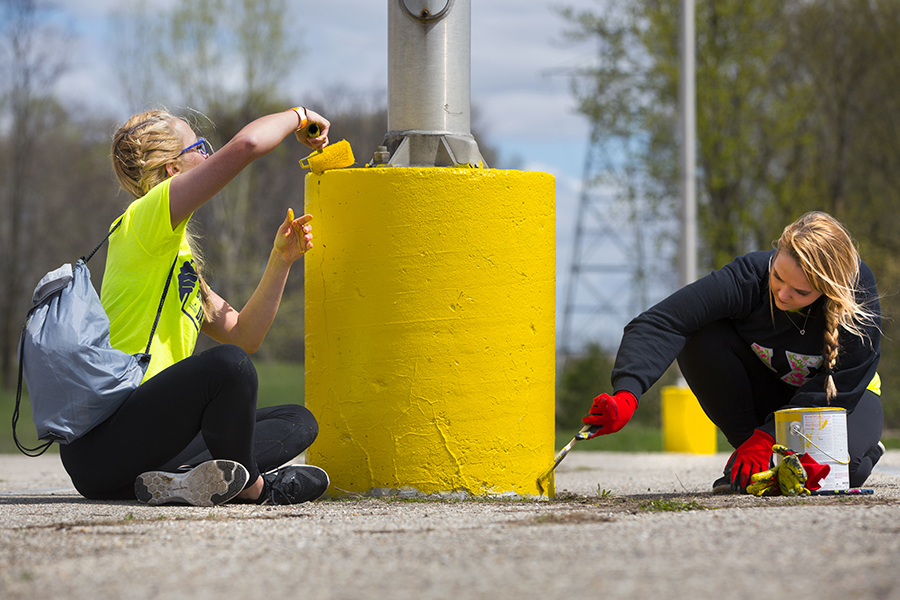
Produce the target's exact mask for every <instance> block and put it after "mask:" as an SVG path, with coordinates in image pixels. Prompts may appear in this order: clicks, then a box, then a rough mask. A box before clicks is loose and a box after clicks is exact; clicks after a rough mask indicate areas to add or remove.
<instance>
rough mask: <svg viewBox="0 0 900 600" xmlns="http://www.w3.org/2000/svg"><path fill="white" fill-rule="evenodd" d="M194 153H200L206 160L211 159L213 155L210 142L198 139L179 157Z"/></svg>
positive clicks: (179, 154) (180, 153)
mask: <svg viewBox="0 0 900 600" xmlns="http://www.w3.org/2000/svg"><path fill="white" fill-rule="evenodd" d="M192 151H196V152H199V153H200V154H201V156H204V157H206V158H209V156H210V154H212V153H213V149H212V146H211V145H210V143H209V142H207V141H206V140H205V139H203V138H197V141H196V142H194V143H193V144H191V145H190V146H188V147H187V148H185V149H184V150H182V151H181V152H179V153H178V156H181V155H182V154H184V153H185V152H192Z"/></svg>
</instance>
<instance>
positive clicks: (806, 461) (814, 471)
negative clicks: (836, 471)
mask: <svg viewBox="0 0 900 600" xmlns="http://www.w3.org/2000/svg"><path fill="white" fill-rule="evenodd" d="M800 464H801V465H803V469H804V470H805V471H806V489H808V490H809V491H811V492H814V491H816V490H817V489H819V488H820V487H822V480H823V479H825V478H826V477H828V474H829V473H830V472H831V465H821V464H819V463H817V462H816V459H814V458H813V457H812V456H810V455H809V453H805V454H801V455H800Z"/></svg>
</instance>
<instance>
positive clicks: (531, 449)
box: [304, 167, 556, 496]
mask: <svg viewBox="0 0 900 600" xmlns="http://www.w3.org/2000/svg"><path fill="white" fill-rule="evenodd" d="M306 211H307V212H309V213H311V214H312V215H313V217H314V220H313V222H312V223H313V227H314V248H313V250H312V251H311V252H310V253H309V254H307V256H306V258H305V264H304V268H305V286H306V304H305V319H306V321H305V329H306V332H305V334H306V406H307V407H308V408H309V409H310V410H311V411H312V412H313V414H314V415H315V416H316V418H317V419H318V421H319V437H318V439H317V440H316V442H315V443H314V444H313V446H312V447H311V448H310V449H309V450H308V451H307V461H308V462H309V463H310V464H315V465H318V466H321V467H322V468H324V469H325V470H326V471H327V472H328V474H329V476H330V478H331V482H332V487H331V489H330V490H329V492H330V494H331V495H332V496H342V495H346V494H366V495H381V494H409V495H417V496H425V495H449V494H455V493H463V494H465V495H473V496H493V495H513V494H517V495H523V496H530V495H534V496H537V495H539V493H540V492H539V490H538V488H537V482H536V475H537V474H539V473H540V472H542V471H543V470H544V469H546V467H547V466H548V465H549V464H550V462H552V458H553V450H554V446H553V445H554V376H555V375H554V371H555V368H554V361H555V358H554V357H555V352H554V345H555V335H554V329H555V293H556V292H555V288H556V286H555V276H556V239H555V238H556V236H555V217H556V215H555V190H554V178H553V176H552V175H548V174H545V173H535V172H524V171H504V170H493V169H469V168H437V167H429V168H370V169H343V170H337V171H326V172H325V173H323V174H322V175H313V174H310V175H307V179H306Z"/></svg>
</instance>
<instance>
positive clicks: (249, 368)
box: [199, 344, 259, 396]
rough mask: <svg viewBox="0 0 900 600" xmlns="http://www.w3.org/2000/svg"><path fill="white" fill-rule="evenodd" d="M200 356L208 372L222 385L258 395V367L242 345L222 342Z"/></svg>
mask: <svg viewBox="0 0 900 600" xmlns="http://www.w3.org/2000/svg"><path fill="white" fill-rule="evenodd" d="M199 358H200V361H201V363H202V365H203V368H204V369H205V370H206V372H207V374H208V375H209V376H212V377H213V378H214V379H215V380H219V381H220V382H221V385H223V386H228V387H229V388H232V389H233V388H235V387H236V388H243V389H246V390H247V391H250V392H252V393H253V395H254V396H255V395H256V390H257V388H258V387H259V378H258V375H257V373H256V367H254V366H253V361H252V360H250V355H249V354H247V353H246V352H245V351H244V350H242V349H241V348H240V347H238V346H234V345H232V344H222V345H221V346H215V347H213V348H210V349H209V350H206V351H204V352H202V353H200V355H199Z"/></svg>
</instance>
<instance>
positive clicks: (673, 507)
mask: <svg viewBox="0 0 900 600" xmlns="http://www.w3.org/2000/svg"><path fill="white" fill-rule="evenodd" d="M641 510H646V511H653V512H673V511H684V510H709V508H708V507H706V506H703V505H702V504H699V503H697V502H696V501H693V500H692V501H690V502H682V501H680V500H662V499H660V500H650V501H649V502H643V503H642V504H641Z"/></svg>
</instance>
